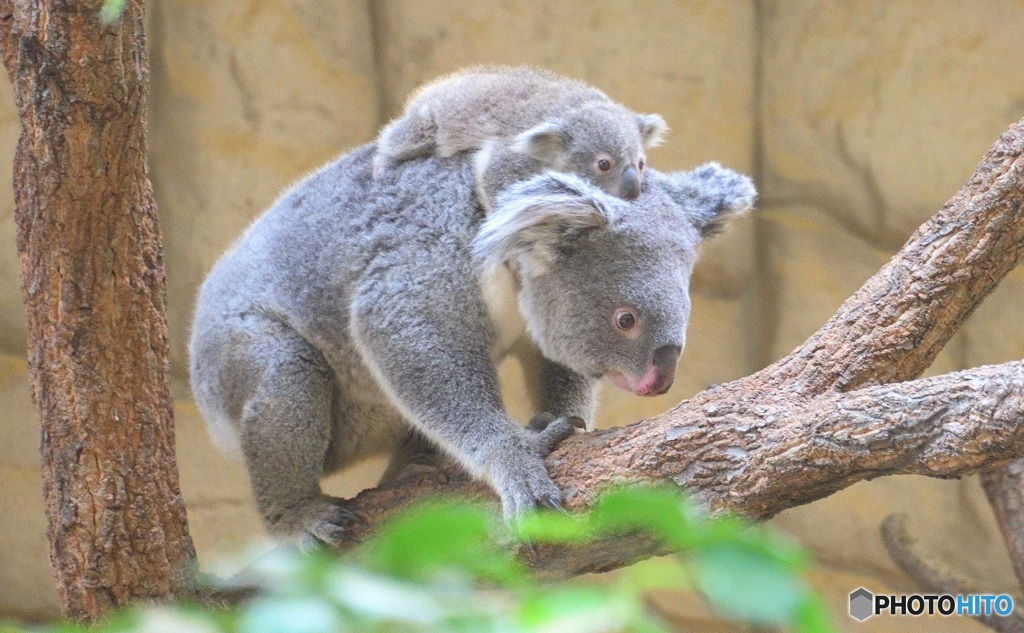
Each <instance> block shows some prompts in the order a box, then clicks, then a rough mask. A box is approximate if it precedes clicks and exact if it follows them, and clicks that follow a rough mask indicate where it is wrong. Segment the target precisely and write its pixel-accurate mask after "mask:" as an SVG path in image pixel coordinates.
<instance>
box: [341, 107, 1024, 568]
mask: <svg viewBox="0 0 1024 633" xmlns="http://www.w3.org/2000/svg"><path fill="white" fill-rule="evenodd" d="M1022 255H1024V120H1022V121H1020V122H1018V123H1016V124H1014V125H1012V126H1010V127H1009V128H1008V129H1007V130H1006V132H1004V133H1003V135H1002V137H1001V138H1000V139H999V140H998V141H997V142H996V144H995V145H994V146H993V147H992V149H991V150H989V152H988V153H987V154H986V155H985V156H984V158H983V159H982V161H981V163H980V164H979V166H978V168H977V171H976V172H975V174H974V175H973V176H972V178H971V179H970V181H969V182H968V183H967V184H966V185H965V186H964V187H963V188H962V189H961V190H960V191H959V192H958V193H957V194H956V195H955V196H954V197H953V198H952V199H951V200H950V201H949V202H948V203H946V205H945V206H944V207H943V209H942V210H941V211H939V212H938V213H937V214H936V215H935V216H934V217H932V218H931V219H930V220H929V221H927V222H925V223H924V224H923V225H922V226H921V227H920V228H919V229H918V230H917V231H916V232H915V233H914V235H913V236H911V237H910V239H909V241H908V242H907V243H906V245H905V246H904V247H903V249H902V250H901V251H900V252H899V253H897V254H896V255H895V256H894V257H893V258H892V259H891V260H890V261H889V263H888V264H887V265H886V266H885V267H883V268H882V269H881V270H880V271H879V272H878V273H877V274H875V275H874V276H873V277H872V278H871V279H869V280H868V281H867V282H866V283H865V284H864V286H863V287H862V288H861V289H860V290H859V291H858V292H857V293H856V294H854V295H853V296H852V297H851V298H850V299H849V300H847V301H846V303H844V304H843V306H842V307H840V309H839V311H838V312H837V313H836V315H835V316H833V317H832V318H831V319H830V320H829V321H828V322H827V323H826V324H825V325H824V326H822V328H821V329H820V330H819V331H818V332H817V333H816V334H814V335H813V336H812V337H811V338H810V339H808V341H807V342H806V343H804V344H803V345H802V346H800V347H799V348H798V349H796V350H795V351H794V352H793V353H792V354H790V355H789V356H787V357H785V358H783V359H782V360H780V361H778V362H776V363H775V364H773V365H771V366H769V367H767V368H765V369H764V370H762V371H760V372H758V373H756V374H753V375H751V376H748V377H746V378H743V379H740V380H737V381H734V382H731V383H728V384H724V385H717V386H713V387H711V388H709V389H707V390H705V391H703V392H701V393H699V394H697V395H696V396H694V397H693V398H691V399H690V400H687V401H684V402H682V403H680V404H679V405H678V406H676V407H675V408H674V409H672V410H671V411H669V412H667V413H664V414H662V415H660V416H657V417H654V418H651V419H648V420H644V421H642V422H638V423H636V424H633V425H631V426H628V427H623V428H614V429H609V430H606V431H600V432H596V433H590V434H586V435H576V436H574V437H572V438H570V439H569V440H567V441H566V442H564V443H563V444H562V446H561V447H559V449H558V450H556V451H555V452H554V453H553V454H552V455H551V456H550V457H549V458H548V462H547V463H548V467H549V469H550V472H551V474H552V477H553V478H554V480H555V482H556V483H558V484H559V485H560V486H561V487H562V489H563V490H565V491H566V494H567V505H568V506H569V507H571V508H579V507H582V506H585V505H586V504H587V503H588V501H589V500H590V499H591V498H592V497H593V495H594V494H595V492H597V491H599V490H600V489H601V488H602V487H603V486H606V485H608V484H614V483H622V482H625V481H634V482H665V481H670V482H674V483H676V484H678V485H680V486H683V487H684V488H686V489H687V490H689V491H690V492H691V493H692V494H694V495H696V496H697V497H698V498H700V499H702V500H703V501H704V502H705V503H706V504H707V505H708V506H709V507H710V508H712V509H714V510H729V511H732V512H736V513H740V514H743V515H746V516H748V517H751V518H755V519H764V518H768V517H771V516H773V515H774V514H776V513H778V512H780V511H782V510H784V509H786V508H790V507H793V506H796V505H800V504H803V503H807V502H809V501H813V500H815V499H819V498H821V497H824V496H827V495H829V494H832V493H834V492H836V491H838V490H840V489H842V488H845V487H847V486H849V485H851V484H853V483H855V482H857V481H860V480H863V479H872V478H875V477H879V476H883V475H894V474H910V473H913V474H923V475H930V476H934V477H960V476H963V475H967V474H971V473H974V472H977V471H978V470H981V469H985V468H988V469H990V471H989V472H993V473H999V472H1002V471H999V470H996V469H998V468H1000V467H1003V466H1005V465H1006V464H1008V463H1009V462H1010V461H1012V460H1014V459H1016V458H1019V457H1021V456H1024V362H1011V363H1006V364H1003V365H998V366H992V367H983V368H979V369H974V370H970V371H964V372H958V373H954V374H948V375H944V376H939V377H936V378H928V379H921V380H913V378H915V377H916V376H918V375H919V374H920V373H921V372H922V371H923V370H924V369H925V368H927V367H928V365H929V364H930V363H931V362H932V361H933V360H934V358H935V356H936V355H937V354H938V353H939V351H940V350H941V349H942V346H943V345H944V344H945V343H946V342H947V341H948V340H949V339H950V337H951V336H952V335H953V334H954V333H955V332H956V330H957V328H958V327H959V326H960V325H961V323H963V321H964V319H965V318H967V316H968V315H969V314H970V313H971V311H972V310H973V309H974V308H975V307H976V306H977V305H978V304H979V303H980V302H981V301H982V300H983V299H984V298H985V297H986V296H987V295H988V294H989V293H990V292H991V291H992V290H993V289H994V288H995V287H996V285H997V284H998V283H999V281H1000V280H1001V279H1002V278H1003V277H1004V276H1005V275H1006V274H1007V273H1008V272H1009V271H1010V270H1012V269H1013V267H1014V266H1015V265H1016V264H1017V262H1018V260H1019V259H1020V258H1021V256H1022ZM1008 489H1010V490H1013V486H1012V485H1011V486H1009V488H1008ZM443 493H457V494H458V493H461V494H469V495H486V494H487V492H486V490H485V488H484V487H483V486H482V485H480V484H477V483H474V482H471V481H470V480H469V479H468V478H467V477H466V476H465V475H463V474H461V473H460V472H459V471H458V470H457V469H455V468H448V469H442V470H440V471H437V472H434V473H426V474H421V475H419V476H417V477H415V478H411V479H406V480H404V481H402V482H401V485H397V486H393V487H386V488H376V489H373V490H368V491H365V492H363V493H362V494H360V495H359V496H358V497H357V498H356V499H355V501H354V505H353V507H352V509H353V510H355V511H356V512H358V513H359V514H360V515H361V516H362V517H363V518H365V519H366V523H365V525H359V526H355V527H354V528H353V530H352V531H351V535H350V536H351V541H352V542H357V541H359V540H361V539H363V538H365V536H366V535H367V534H368V533H369V531H371V530H372V529H373V527H374V526H376V525H378V524H379V523H380V521H381V520H383V519H384V518H386V517H387V516H388V515H389V514H390V513H391V512H393V511H394V510H395V509H397V508H400V507H402V506H404V505H405V504H407V503H409V502H411V501H413V500H415V499H418V498H422V497H426V496H429V495H436V494H443ZM1016 494H1017V495H1018V499H1020V498H1021V497H1020V491H1019V489H1018V490H1017V493H1016ZM1003 503H1008V502H1005V501H1004V502H1003ZM998 507H999V505H998V503H997V508H998ZM1007 507H1009V505H1008V506H1007ZM1004 514H1007V513H1004ZM1009 514H1012V513H1009ZM1019 527H1020V526H1019V525H1010V524H1008V523H1007V522H1006V521H1004V522H1003V529H1004V532H1006V533H1007V534H1008V535H1011V542H1012V538H1016V539H1017V542H1024V538H1022V537H1021V536H1020V535H1021V534H1022V532H1021V531H1020V530H1019V529H1018V528H1019ZM1012 535H1017V536H1015V537H1014V536H1012ZM658 553H661V552H660V550H659V548H658V546H657V545H656V544H655V543H652V542H651V541H650V540H649V539H647V538H644V537H643V536H639V535H633V536H623V537H618V538H615V539H611V540H607V541H604V542H600V543H594V544H590V545H586V546H578V547H572V548H543V549H541V550H540V551H539V552H538V555H537V556H536V557H535V559H534V561H533V562H534V564H535V566H536V567H537V568H538V569H539V570H540V571H542V572H544V573H546V574H551V575H573V574H578V573H582V572H588V571H599V570H607V569H612V568H615V567H619V566H622V565H626V564H629V563H631V562H633V561H635V560H637V559H639V558H642V557H645V556H649V555H653V554H658Z"/></svg>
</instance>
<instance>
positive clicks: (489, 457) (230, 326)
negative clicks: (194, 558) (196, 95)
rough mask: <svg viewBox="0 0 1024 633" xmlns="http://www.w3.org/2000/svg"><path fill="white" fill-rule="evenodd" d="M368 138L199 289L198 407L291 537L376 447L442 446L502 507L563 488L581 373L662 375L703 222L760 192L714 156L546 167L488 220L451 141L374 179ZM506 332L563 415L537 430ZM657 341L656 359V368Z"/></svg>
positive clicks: (422, 450) (402, 458)
mask: <svg viewBox="0 0 1024 633" xmlns="http://www.w3.org/2000/svg"><path fill="white" fill-rule="evenodd" d="M373 152H374V147H373V146H372V145H370V146H366V147H363V148H361V149H358V150H356V151H354V152H352V153H350V154H348V155H346V156H343V157H341V158H340V159H338V160H337V161H335V162H333V163H331V164H329V165H327V166H326V167H324V168H323V169H321V170H320V171H318V172H316V173H314V174H312V175H311V176H309V177H308V178H306V179H305V180H303V181H302V182H300V183H298V184H297V185H295V186H294V187H293V188H292V189H291V190H289V191H288V192H286V193H285V194H284V195H283V196H282V197H281V198H280V199H279V200H278V201H277V202H276V203H275V204H274V205H273V206H272V207H271V208H270V209H269V210H268V211H267V212H266V213H265V214H264V215H263V216H261V217H260V218H259V219H257V220H256V221H255V222H254V223H253V225H252V226H251V227H249V229H248V230H247V231H246V232H245V233H244V235H243V236H242V237H241V238H240V239H239V240H238V241H237V242H236V243H235V244H234V245H233V246H232V247H231V248H230V249H229V250H228V251H227V252H226V253H225V254H224V255H223V256H222V257H221V259H220V260H219V261H218V262H217V264H216V265H215V266H214V268H213V270H212V271H211V272H210V275H209V277H208V278H207V279H206V281H205V282H204V283H203V285H202V288H201V289H200V291H199V297H198V301H197V306H196V312H195V321H194V325H193V333H192V341H191V347H190V353H191V374H192V376H191V377H192V389H193V392H194V395H195V398H196V402H197V404H198V405H199V407H200V409H201V411H202V413H203V415H204V416H205V417H206V419H207V421H208V422H209V424H210V426H211V431H212V432H213V434H214V436H215V438H217V437H219V438H221V439H222V440H223V443H226V444H227V445H229V446H233V447H234V448H235V449H237V450H239V451H240V452H241V454H242V455H243V456H244V458H245V461H246V464H247V466H248V469H249V474H250V477H251V480H252V485H253V489H254V492H255V497H256V501H257V504H258V506H259V509H260V511H261V513H262V514H263V517H264V518H265V520H266V522H267V525H268V527H269V529H270V531H271V532H272V533H274V534H278V535H283V536H291V537H297V538H299V539H300V541H302V542H305V543H314V542H317V541H324V542H333V541H337V540H339V539H340V538H341V535H342V533H343V529H344V526H345V525H346V522H347V521H349V520H351V519H352V517H351V516H350V515H349V514H348V512H347V510H346V509H345V503H344V501H342V500H339V499H334V498H330V497H327V496H325V495H324V494H323V493H322V492H321V490H320V485H319V481H320V478H321V477H322V476H323V475H324V474H325V473H329V472H333V471H335V470H338V469H340V468H342V467H344V466H347V465H350V464H352V463H354V462H356V461H358V460H360V459H363V458H365V457H368V456H370V455H375V454H381V453H391V454H392V456H393V458H392V459H393V461H392V465H391V467H390V469H389V473H388V477H390V478H394V477H396V476H398V475H400V473H401V472H402V470H403V469H404V468H405V466H406V465H407V464H410V463H422V462H424V461H426V462H430V461H432V460H434V459H435V458H436V455H432V454H431V451H432V450H433V449H434V448H435V447H439V448H440V449H441V450H442V451H443V453H444V454H446V455H447V456H450V457H452V458H455V459H456V460H457V461H458V462H459V463H461V464H462V465H463V466H464V467H465V468H466V469H467V470H468V471H469V472H471V473H472V474H474V475H475V476H478V477H481V478H483V479H485V480H486V481H488V482H489V483H490V485H491V486H493V488H494V489H495V490H496V491H497V493H498V495H499V496H500V498H501V502H502V505H503V508H504V510H505V512H506V513H507V514H508V515H514V514H516V513H519V512H522V511H523V510H525V509H527V508H529V507H532V506H534V505H535V504H538V503H557V501H558V499H559V497H560V492H559V490H558V488H557V487H556V486H555V485H554V484H553V482H552V481H551V480H550V479H549V477H548V475H547V472H546V470H545V467H544V459H543V458H544V455H545V454H546V453H547V452H548V451H550V450H551V449H552V447H553V446H554V445H556V444H557V442H559V441H560V440H561V439H562V438H564V437H566V436H567V435H568V434H570V433H572V431H573V423H572V421H571V420H570V419H568V417H567V416H579V417H583V418H585V419H587V420H591V419H592V414H593V407H594V403H595V399H594V393H595V383H596V381H597V379H598V378H599V377H601V376H603V375H606V374H608V375H611V373H612V372H617V375H621V376H623V377H624V378H623V380H624V381H625V383H624V384H627V386H630V385H634V383H635V384H639V383H637V382H636V380H641V379H640V378H637V377H638V376H640V375H641V374H645V372H646V373H647V374H650V373H651V372H655V373H658V374H659V380H661V384H663V383H664V382H665V381H664V380H663V377H664V375H668V377H669V378H668V382H669V383H670V382H671V371H674V363H675V356H672V352H673V351H674V353H675V354H676V355H678V350H679V349H681V348H682V346H683V342H684V332H685V328H686V323H687V319H688V316H689V310H690V302H689V297H688V284H689V278H690V272H691V269H692V267H693V263H694V259H695V258H696V251H697V247H698V244H699V243H700V241H701V239H702V235H704V234H708V233H712V232H714V231H716V230H718V228H719V227H720V226H721V225H722V224H724V223H725V222H726V220H728V219H729V218H730V217H732V216H734V215H736V214H738V213H741V212H743V211H744V210H746V209H747V208H748V207H749V206H750V205H751V203H752V201H753V198H754V189H753V186H752V185H751V183H750V181H749V179H747V178H745V177H743V176H740V175H738V174H735V173H734V172H731V171H728V170H725V169H722V168H721V167H718V166H717V165H709V166H705V167H702V168H699V169H697V170H695V171H692V172H681V173H675V174H658V173H656V172H651V174H650V177H649V179H648V183H647V184H646V185H645V187H644V189H645V190H644V192H643V193H642V194H641V196H640V197H639V198H638V199H637V200H636V201H635V203H629V202H626V201H623V200H620V199H618V198H614V197H612V196H609V195H607V194H605V193H604V192H602V191H600V190H599V189H596V188H595V187H593V186H591V185H590V184H588V183H586V182H584V181H582V180H580V179H578V178H575V177H573V176H567V175H560V174H557V173H554V172H549V173H546V174H542V175H538V176H536V177H534V178H532V179H531V180H528V181H526V182H523V183H519V184H517V185H515V186H514V187H512V188H511V189H510V190H508V191H506V192H503V193H502V194H501V195H499V196H498V207H497V209H496V210H495V211H494V213H492V214H491V215H490V216H488V217H487V218H486V219H485V217H484V212H483V210H482V208H481V207H480V205H479V204H478V203H477V201H476V198H475V195H474V192H473V186H474V185H473V181H474V174H473V168H472V165H471V162H470V160H469V159H468V157H467V156H466V155H460V156H456V157H453V158H450V159H440V158H430V159H426V160H420V161H411V162H409V163H408V164H407V165H406V166H405V167H404V168H403V169H400V170H391V171H389V172H386V173H385V174H383V175H382V176H381V177H380V178H377V179H374V177H373V176H372V175H371V171H372V168H371V157H372V154H373ZM638 207H640V208H642V212H637V211H638V209H637V208H638ZM621 305H629V306H632V308H634V309H635V310H636V312H637V314H638V315H639V324H638V325H637V326H636V328H634V330H633V331H631V333H633V334H635V336H633V337H632V338H627V337H625V336H623V335H620V334H619V333H617V331H616V330H615V329H614V327H613V324H612V323H611V322H610V319H611V314H612V312H613V311H614V310H615V309H616V307H617V306H621ZM521 345H526V346H529V347H533V346H535V347H539V349H540V351H541V352H542V354H543V357H542V359H541V361H540V367H539V373H540V376H539V379H540V381H541V383H542V388H541V389H540V392H541V394H542V398H543V401H542V403H541V406H542V407H543V410H545V411H548V412H550V413H552V414H554V415H555V416H559V417H558V419H557V420H555V421H554V422H551V423H550V424H546V423H547V421H548V420H542V421H541V423H539V424H534V425H532V426H533V428H532V429H525V428H523V427H521V426H518V425H517V424H515V423H514V422H513V421H512V420H511V419H510V418H509V417H508V415H507V414H506V413H505V410H504V408H503V406H502V402H501V397H500V394H499V388H498V380H497V375H496V372H495V364H496V363H497V362H498V361H499V360H500V359H501V357H502V356H503V355H505V354H506V353H509V352H510V351H511V350H512V349H513V348H514V347H516V346H521ZM666 346H667V347H666ZM659 349H660V350H664V349H668V350H669V354H668V356H670V357H671V358H670V359H669V360H670V361H671V363H672V365H673V367H672V369H671V370H670V369H669V368H667V367H662V366H658V367H655V366H656V365H657V364H658V363H659V362H661V361H659V360H658V358H659V356H658V354H659V353H660V352H658V351H657V350H659ZM652 367H655V369H652ZM634 379H635V380H634ZM630 380H634V382H633V383H630V382H629V381H630ZM630 388H634V387H633V386H630ZM642 389H650V386H649V385H647V386H643V387H636V388H635V389H634V390H642ZM549 419H550V418H549ZM545 424H546V426H545Z"/></svg>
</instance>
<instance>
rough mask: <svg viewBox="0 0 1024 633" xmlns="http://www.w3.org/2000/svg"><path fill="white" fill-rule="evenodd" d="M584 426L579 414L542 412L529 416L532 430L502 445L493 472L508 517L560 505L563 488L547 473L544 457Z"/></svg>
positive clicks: (492, 468)
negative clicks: (559, 414)
mask: <svg viewBox="0 0 1024 633" xmlns="http://www.w3.org/2000/svg"><path fill="white" fill-rule="evenodd" d="M582 427H583V421H582V420H581V419H579V418H568V417H565V418H556V417H555V416H553V415H550V414H546V413H542V414H540V415H538V416H535V417H534V418H533V419H532V420H530V425H529V427H528V429H529V430H527V431H525V432H524V433H523V434H522V435H517V436H516V438H515V439H514V440H513V441H510V442H508V443H507V444H505V445H503V447H502V449H501V452H500V455H499V456H498V457H496V458H495V459H494V460H493V462H492V464H491V468H490V472H491V481H492V483H493V484H494V487H495V490H496V491H497V493H498V496H499V497H500V498H501V508H502V511H503V512H504V514H505V518H506V519H509V520H511V519H513V518H515V517H517V516H519V515H521V514H523V513H525V512H528V511H529V510H533V509H534V508H537V507H538V506H540V507H549V508H561V502H562V491H561V490H559V489H558V486H556V485H555V482H553V481H551V478H550V477H548V471H547V467H546V466H545V465H544V457H545V456H546V455H547V454H548V453H550V452H551V451H552V450H554V448H555V447H556V446H558V444H559V442H561V441H562V440H564V439H565V438H567V437H569V436H570V435H572V434H573V432H574V431H575V430H576V429H577V428H582Z"/></svg>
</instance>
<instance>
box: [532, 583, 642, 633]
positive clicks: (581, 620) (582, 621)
mask: <svg viewBox="0 0 1024 633" xmlns="http://www.w3.org/2000/svg"><path fill="white" fill-rule="evenodd" d="M623 606H624V605H622V604H621V603H619V602H618V601H616V600H614V599H613V596H611V595H609V594H608V593H607V592H606V591H604V590H601V589H599V588H597V587H590V586H585V585H570V586H568V587H562V588H553V587H545V589H544V591H543V592H538V593H536V594H533V595H531V596H529V597H527V598H526V599H525V600H523V602H522V605H521V607H520V610H519V625H520V627H522V629H523V630H526V631H545V632H547V631H550V632H551V633H555V632H557V633H574V632H577V631H578V632H579V633H592V632H597V631H621V630H622V624H623V620H624V618H623V615H624V613H623V611H624V609H623Z"/></svg>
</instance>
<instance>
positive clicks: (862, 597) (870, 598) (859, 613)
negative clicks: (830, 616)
mask: <svg viewBox="0 0 1024 633" xmlns="http://www.w3.org/2000/svg"><path fill="white" fill-rule="evenodd" d="M874 602H875V597H874V595H872V594H871V592H870V591H868V590H867V589H865V588H864V587H861V588H860V589H857V590H856V591H853V592H851V593H850V617H851V618H854V619H855V620H857V621H859V622H863V621H864V620H867V619H868V618H870V617H871V616H872V615H874V613H873V611H874V608H873V607H874Z"/></svg>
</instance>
